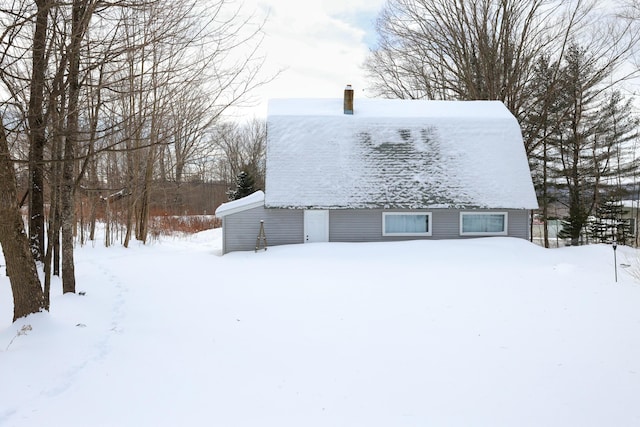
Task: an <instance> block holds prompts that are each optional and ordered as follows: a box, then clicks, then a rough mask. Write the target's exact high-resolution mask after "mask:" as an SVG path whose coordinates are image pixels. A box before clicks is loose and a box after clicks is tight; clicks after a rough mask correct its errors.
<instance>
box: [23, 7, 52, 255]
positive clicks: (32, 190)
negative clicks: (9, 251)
mask: <svg viewBox="0 0 640 427" xmlns="http://www.w3.org/2000/svg"><path fill="white" fill-rule="evenodd" d="M36 5H37V8H38V11H37V13H36V26H35V31H34V34H33V62H32V70H31V73H32V74H31V86H30V93H29V113H28V123H29V131H30V132H29V140H30V144H29V239H30V243H31V253H32V255H33V257H34V259H36V260H37V261H42V260H43V257H44V146H45V144H46V141H47V137H46V133H45V129H46V123H45V117H44V112H43V102H44V88H45V71H46V69H47V59H46V45H47V21H48V16H49V9H50V7H51V5H50V2H49V0H36Z"/></svg>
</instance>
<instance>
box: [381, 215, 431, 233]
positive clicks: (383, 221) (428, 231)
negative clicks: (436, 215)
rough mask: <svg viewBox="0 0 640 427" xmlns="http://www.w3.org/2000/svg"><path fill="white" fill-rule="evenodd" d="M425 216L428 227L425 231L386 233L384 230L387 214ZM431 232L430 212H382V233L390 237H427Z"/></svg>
mask: <svg viewBox="0 0 640 427" xmlns="http://www.w3.org/2000/svg"><path fill="white" fill-rule="evenodd" d="M400 215H404V216H426V217H427V218H428V220H427V224H428V227H427V228H428V229H427V231H426V232H419V233H393V232H391V233H388V232H387V231H386V217H387V216H400ZM432 234H433V215H432V213H431V212H382V235H383V236H385V237H386V236H390V237H429V236H431V235H432Z"/></svg>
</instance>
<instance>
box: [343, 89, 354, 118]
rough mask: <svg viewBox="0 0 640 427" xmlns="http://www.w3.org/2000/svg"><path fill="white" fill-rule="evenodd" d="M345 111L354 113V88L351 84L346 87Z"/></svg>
mask: <svg viewBox="0 0 640 427" xmlns="http://www.w3.org/2000/svg"><path fill="white" fill-rule="evenodd" d="M344 113H345V114H353V88H352V87H351V85H347V87H346V88H344Z"/></svg>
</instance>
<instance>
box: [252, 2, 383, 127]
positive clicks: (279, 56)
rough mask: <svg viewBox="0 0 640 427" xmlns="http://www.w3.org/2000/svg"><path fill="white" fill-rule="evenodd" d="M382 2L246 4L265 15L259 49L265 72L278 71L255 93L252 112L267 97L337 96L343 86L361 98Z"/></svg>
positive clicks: (257, 110)
mask: <svg viewBox="0 0 640 427" xmlns="http://www.w3.org/2000/svg"><path fill="white" fill-rule="evenodd" d="M384 2H385V0H245V1H244V5H245V8H246V10H249V11H255V13H256V16H268V18H267V23H266V26H265V29H264V31H265V40H264V42H263V45H262V48H263V49H262V51H263V52H264V54H265V55H266V64H265V67H264V71H265V73H273V72H275V71H276V70H282V72H281V74H280V76H279V77H278V78H277V79H276V80H275V81H274V82H272V83H269V84H268V85H266V86H265V87H263V88H261V89H260V90H259V91H258V92H257V93H256V94H255V95H256V96H257V101H258V104H259V105H258V106H257V107H256V108H255V109H253V112H254V113H255V114H256V115H258V116H264V115H265V114H266V100H267V99H269V98H308V97H313V98H315V97H322V98H331V97H341V96H342V91H343V89H344V87H345V85H346V84H351V85H353V87H354V89H355V91H356V92H355V93H356V96H362V97H364V96H366V92H365V77H364V73H363V71H362V64H363V62H364V61H365V59H366V56H367V53H368V51H369V47H371V46H373V44H374V43H375V39H376V34H375V19H376V17H377V16H378V13H379V11H380V9H381V8H382V6H383V5H384Z"/></svg>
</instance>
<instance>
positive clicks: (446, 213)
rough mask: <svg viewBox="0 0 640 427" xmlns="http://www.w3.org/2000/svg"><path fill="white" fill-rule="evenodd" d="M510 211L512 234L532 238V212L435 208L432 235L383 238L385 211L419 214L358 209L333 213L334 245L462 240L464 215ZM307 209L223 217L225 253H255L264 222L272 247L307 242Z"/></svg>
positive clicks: (331, 232) (260, 210)
mask: <svg viewBox="0 0 640 427" xmlns="http://www.w3.org/2000/svg"><path fill="white" fill-rule="evenodd" d="M479 211H483V212H491V211H498V212H505V211H506V212H508V235H509V236H511V237H519V238H523V239H528V238H529V211H527V210H508V209H493V210H490V209H487V210H473V211H470V210H464V211H461V210H458V209H432V210H424V211H422V212H431V214H432V217H431V218H432V224H431V226H432V236H424V237H420V236H407V237H401V236H383V235H382V212H416V211H408V210H405V211H402V210H386V211H383V210H382V209H357V210H347V209H345V210H330V211H329V241H330V242H384V241H399V240H415V239H433V240H437V239H461V238H474V237H461V236H460V212H479ZM303 212H304V211H303V210H294V209H292V210H289V209H265V208H263V207H258V208H254V209H248V210H246V211H243V212H239V213H236V214H232V215H228V216H226V217H224V218H223V227H224V229H223V251H224V253H227V252H232V251H249V250H254V249H255V245H256V237H257V236H258V232H259V230H260V220H264V228H265V234H266V236H267V242H268V244H269V246H277V245H287V244H293V243H303V241H304V216H303Z"/></svg>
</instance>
